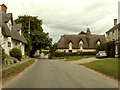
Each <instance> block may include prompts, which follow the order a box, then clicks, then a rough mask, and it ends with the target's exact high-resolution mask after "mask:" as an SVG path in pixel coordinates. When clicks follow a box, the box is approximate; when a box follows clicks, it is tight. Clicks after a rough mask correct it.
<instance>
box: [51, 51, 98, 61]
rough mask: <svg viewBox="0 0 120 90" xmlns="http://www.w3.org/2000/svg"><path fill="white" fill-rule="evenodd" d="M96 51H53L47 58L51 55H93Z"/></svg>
mask: <svg viewBox="0 0 120 90" xmlns="http://www.w3.org/2000/svg"><path fill="white" fill-rule="evenodd" d="M95 54H96V52H53V53H50V54H49V59H52V58H53V57H65V56H85V55H95Z"/></svg>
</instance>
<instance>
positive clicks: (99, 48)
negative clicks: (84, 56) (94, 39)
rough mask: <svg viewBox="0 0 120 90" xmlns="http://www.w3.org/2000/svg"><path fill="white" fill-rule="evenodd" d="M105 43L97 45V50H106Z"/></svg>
mask: <svg viewBox="0 0 120 90" xmlns="http://www.w3.org/2000/svg"><path fill="white" fill-rule="evenodd" d="M105 46H106V45H105V44H100V45H97V46H96V52H98V51H104V50H105Z"/></svg>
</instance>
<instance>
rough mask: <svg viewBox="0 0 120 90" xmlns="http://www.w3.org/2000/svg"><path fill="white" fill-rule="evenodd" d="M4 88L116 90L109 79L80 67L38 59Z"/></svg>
mask: <svg viewBox="0 0 120 90" xmlns="http://www.w3.org/2000/svg"><path fill="white" fill-rule="evenodd" d="M3 87H4V88H116V87H117V85H116V84H115V83H114V82H112V81H111V80H110V79H108V78H106V77H104V76H102V75H98V74H97V73H94V72H91V71H90V70H88V69H85V68H83V67H82V66H80V65H74V64H71V63H68V62H64V61H53V60H48V59H43V60H40V59H38V60H37V61H36V62H35V63H34V64H33V65H31V66H30V67H28V68H27V69H26V70H24V71H23V72H22V73H20V74H19V75H18V76H16V77H14V78H13V79H11V80H10V81H8V82H6V83H5V84H4V85H3Z"/></svg>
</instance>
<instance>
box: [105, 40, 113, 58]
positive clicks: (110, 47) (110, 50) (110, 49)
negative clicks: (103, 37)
mask: <svg viewBox="0 0 120 90" xmlns="http://www.w3.org/2000/svg"><path fill="white" fill-rule="evenodd" d="M105 50H106V53H107V56H108V57H115V42H114V41H110V42H107V43H106V49H105Z"/></svg>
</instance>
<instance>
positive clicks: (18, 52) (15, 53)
mask: <svg viewBox="0 0 120 90" xmlns="http://www.w3.org/2000/svg"><path fill="white" fill-rule="evenodd" d="M10 56H11V57H15V58H17V59H18V60H19V61H20V60H21V58H22V53H21V50H20V49H18V48H13V49H12V50H10Z"/></svg>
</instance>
